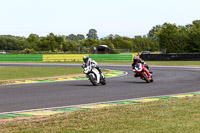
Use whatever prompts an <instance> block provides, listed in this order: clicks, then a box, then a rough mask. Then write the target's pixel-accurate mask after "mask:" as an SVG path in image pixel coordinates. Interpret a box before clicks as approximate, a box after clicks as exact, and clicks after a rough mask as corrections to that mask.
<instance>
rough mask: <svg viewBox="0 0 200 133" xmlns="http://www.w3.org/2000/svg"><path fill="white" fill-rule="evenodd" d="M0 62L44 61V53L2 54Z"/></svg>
mask: <svg viewBox="0 0 200 133" xmlns="http://www.w3.org/2000/svg"><path fill="white" fill-rule="evenodd" d="M0 62H42V55H0Z"/></svg>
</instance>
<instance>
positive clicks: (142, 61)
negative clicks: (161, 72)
mask: <svg viewBox="0 0 200 133" xmlns="http://www.w3.org/2000/svg"><path fill="white" fill-rule="evenodd" d="M137 63H142V65H144V67H145V68H147V69H148V70H149V66H148V65H147V64H146V63H145V62H144V60H142V59H141V58H139V57H138V56H134V57H133V63H132V69H133V71H134V70H135V64H137ZM134 72H135V71H134ZM149 73H152V72H150V70H149ZM134 77H139V75H138V74H137V73H135V75H134Z"/></svg>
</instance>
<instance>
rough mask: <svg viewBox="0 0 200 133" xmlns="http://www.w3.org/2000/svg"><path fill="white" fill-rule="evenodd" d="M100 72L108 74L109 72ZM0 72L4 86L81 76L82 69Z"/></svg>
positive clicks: (1, 68) (2, 68)
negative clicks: (75, 75)
mask: <svg viewBox="0 0 200 133" xmlns="http://www.w3.org/2000/svg"><path fill="white" fill-rule="evenodd" d="M102 71H103V72H108V71H109V70H102ZM0 72H1V76H0V84H5V83H7V82H9V81H11V80H19V79H20V80H25V79H34V78H48V77H56V76H68V75H73V74H82V73H83V69H82V68H76V67H0Z"/></svg>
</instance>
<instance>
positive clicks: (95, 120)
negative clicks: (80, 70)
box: [0, 96, 200, 133]
mask: <svg viewBox="0 0 200 133" xmlns="http://www.w3.org/2000/svg"><path fill="white" fill-rule="evenodd" d="M199 101H200V96H195V97H188V98H177V99H176V98H172V99H167V100H160V101H154V102H149V103H138V104H129V105H121V106H115V107H109V108H103V109H91V110H83V111H76V112H72V113H65V114H58V115H53V116H49V117H47V118H34V119H29V120H16V121H10V122H5V123H4V122H1V123H0V131H1V132H4V133H6V132H13V133H21V132H23V133H35V132H47V133H50V132H51V133H54V132H59V133H82V132H84V133H98V132H99V133H130V132H134V133H177V132H178V133H197V132H199V131H200V126H199V125H200V111H199V108H200V102H199Z"/></svg>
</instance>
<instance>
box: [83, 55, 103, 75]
mask: <svg viewBox="0 0 200 133" xmlns="http://www.w3.org/2000/svg"><path fill="white" fill-rule="evenodd" d="M90 65H91V66H92V67H94V68H96V69H97V70H98V71H99V73H100V74H101V73H102V72H101V70H100V69H99V67H97V63H96V62H95V61H94V60H92V59H91V58H88V56H87V55H85V56H83V65H82V68H85V67H87V66H90Z"/></svg>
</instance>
